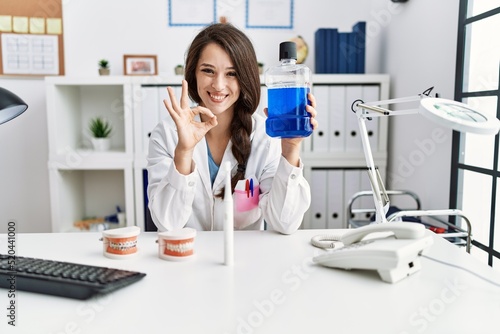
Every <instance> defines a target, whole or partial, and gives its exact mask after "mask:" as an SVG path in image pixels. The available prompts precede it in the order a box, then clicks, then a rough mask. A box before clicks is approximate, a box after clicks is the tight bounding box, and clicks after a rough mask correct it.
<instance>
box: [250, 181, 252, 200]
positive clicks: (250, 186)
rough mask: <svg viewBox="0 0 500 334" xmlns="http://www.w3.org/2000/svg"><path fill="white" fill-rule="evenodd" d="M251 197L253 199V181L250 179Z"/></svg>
mask: <svg viewBox="0 0 500 334" xmlns="http://www.w3.org/2000/svg"><path fill="white" fill-rule="evenodd" d="M250 195H251V196H252V197H253V179H252V178H250Z"/></svg>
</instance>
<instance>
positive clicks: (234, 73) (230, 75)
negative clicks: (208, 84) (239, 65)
mask: <svg viewBox="0 0 500 334" xmlns="http://www.w3.org/2000/svg"><path fill="white" fill-rule="evenodd" d="M227 76H228V77H235V76H236V71H231V72H227Z"/></svg>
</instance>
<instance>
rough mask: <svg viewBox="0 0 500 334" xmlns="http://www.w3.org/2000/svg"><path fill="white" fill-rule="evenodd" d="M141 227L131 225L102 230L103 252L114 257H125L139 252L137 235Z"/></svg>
mask: <svg viewBox="0 0 500 334" xmlns="http://www.w3.org/2000/svg"><path fill="white" fill-rule="evenodd" d="M140 233H141V229H140V228H139V227H137V226H129V227H123V228H116V229H110V230H105V231H103V232H102V239H101V240H102V241H103V243H102V244H103V254H104V256H106V257H109V258H112V259H123V258H127V257H129V256H131V255H135V254H136V253H137V236H138V235H139V234H140Z"/></svg>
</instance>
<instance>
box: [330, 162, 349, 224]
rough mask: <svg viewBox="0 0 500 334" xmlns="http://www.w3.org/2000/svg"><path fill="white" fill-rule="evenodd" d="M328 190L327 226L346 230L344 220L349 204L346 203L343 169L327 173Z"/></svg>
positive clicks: (331, 170)
mask: <svg viewBox="0 0 500 334" xmlns="http://www.w3.org/2000/svg"><path fill="white" fill-rule="evenodd" d="M327 174H328V175H327V178H328V185H327V187H328V189H327V193H326V197H327V198H328V203H327V208H326V210H327V226H326V228H329V229H330V228H346V227H347V221H345V220H344V217H345V211H346V210H345V208H346V207H347V202H345V201H344V171H343V170H342V169H330V170H328V173H327Z"/></svg>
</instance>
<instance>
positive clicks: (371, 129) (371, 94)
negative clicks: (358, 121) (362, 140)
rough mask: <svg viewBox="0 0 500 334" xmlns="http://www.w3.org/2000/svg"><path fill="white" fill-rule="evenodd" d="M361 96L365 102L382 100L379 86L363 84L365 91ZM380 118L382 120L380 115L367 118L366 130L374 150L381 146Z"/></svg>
mask: <svg viewBox="0 0 500 334" xmlns="http://www.w3.org/2000/svg"><path fill="white" fill-rule="evenodd" d="M361 96H362V98H363V101H364V102H371V101H378V100H380V98H379V96H380V93H379V86H371V85H364V86H363V93H362V95H361ZM379 120H380V118H379V117H372V119H371V120H367V121H366V122H365V125H366V131H367V132H368V140H369V142H370V146H371V149H372V152H377V151H378V150H379V148H378V137H379V131H378V124H379Z"/></svg>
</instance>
